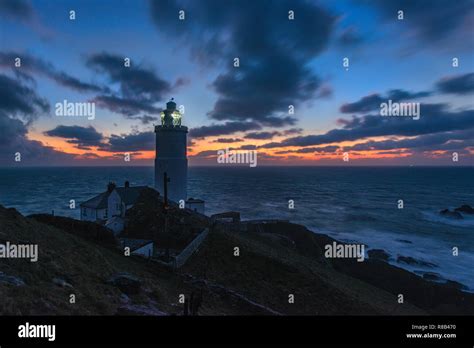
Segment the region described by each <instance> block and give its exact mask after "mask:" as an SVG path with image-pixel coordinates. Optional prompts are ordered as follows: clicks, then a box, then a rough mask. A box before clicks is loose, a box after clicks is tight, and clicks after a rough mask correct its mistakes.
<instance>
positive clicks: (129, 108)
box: [92, 95, 161, 119]
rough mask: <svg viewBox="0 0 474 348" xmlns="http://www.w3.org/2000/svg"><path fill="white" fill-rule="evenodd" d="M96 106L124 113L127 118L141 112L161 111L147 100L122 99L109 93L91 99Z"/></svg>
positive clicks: (152, 112)
mask: <svg viewBox="0 0 474 348" xmlns="http://www.w3.org/2000/svg"><path fill="white" fill-rule="evenodd" d="M92 101H93V102H95V103H96V104H97V106H98V107H101V108H104V109H108V110H110V111H113V112H116V113H118V114H122V115H125V116H127V117H129V118H132V119H133V118H134V117H132V116H135V115H138V114H140V113H142V112H146V113H150V114H157V113H159V112H160V111H161V109H160V108H156V107H154V106H153V105H151V104H150V103H148V102H145V101H140V100H135V99H126V98H125V99H124V98H120V97H117V96H110V95H99V96H97V97H95V98H94V99H92Z"/></svg>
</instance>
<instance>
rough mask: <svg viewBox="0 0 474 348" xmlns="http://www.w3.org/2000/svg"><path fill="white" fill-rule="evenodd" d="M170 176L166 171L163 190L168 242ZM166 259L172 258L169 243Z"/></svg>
mask: <svg viewBox="0 0 474 348" xmlns="http://www.w3.org/2000/svg"><path fill="white" fill-rule="evenodd" d="M170 181H171V180H170V178H168V174H167V173H166V172H164V173H163V190H164V191H165V192H164V198H163V214H164V215H165V236H166V237H165V238H167V239H168V243H169V242H170V238H169V235H168V183H169V182H170ZM166 260H167V261H168V262H169V260H170V247H169V244H168V245H167V246H166Z"/></svg>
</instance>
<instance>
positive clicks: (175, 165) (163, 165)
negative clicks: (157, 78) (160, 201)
mask: <svg viewBox="0 0 474 348" xmlns="http://www.w3.org/2000/svg"><path fill="white" fill-rule="evenodd" d="M181 118H182V114H181V113H180V112H179V111H178V110H177V109H176V103H175V102H174V99H173V98H172V99H171V100H170V101H169V102H168V103H166V109H165V110H163V111H162V112H161V125H158V126H155V133H156V157H155V188H156V189H157V190H158V192H160V193H161V194H164V192H165V187H164V186H165V185H164V178H165V173H166V177H167V179H169V181H168V185H167V189H168V198H169V199H170V200H172V201H174V202H176V203H179V202H180V201H181V200H183V201H186V198H187V183H188V158H187V157H186V153H187V149H186V146H187V142H186V138H187V133H188V128H187V127H185V126H182V125H181Z"/></svg>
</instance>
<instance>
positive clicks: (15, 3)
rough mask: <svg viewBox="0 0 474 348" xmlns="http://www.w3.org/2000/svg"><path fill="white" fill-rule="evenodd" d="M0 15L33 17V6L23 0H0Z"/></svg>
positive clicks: (22, 18)
mask: <svg viewBox="0 0 474 348" xmlns="http://www.w3.org/2000/svg"><path fill="white" fill-rule="evenodd" d="M0 16H7V17H11V18H14V19H21V20H29V19H31V18H32V17H33V8H32V7H31V5H30V3H29V2H28V1H25V0H2V1H0Z"/></svg>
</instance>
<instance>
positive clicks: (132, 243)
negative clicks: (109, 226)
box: [120, 238, 153, 251]
mask: <svg viewBox="0 0 474 348" xmlns="http://www.w3.org/2000/svg"><path fill="white" fill-rule="evenodd" d="M120 242H121V243H122V247H124V248H127V247H128V248H130V251H134V250H137V249H140V248H141V247H144V246H145V245H148V244H150V243H153V241H152V240H147V239H132V238H120Z"/></svg>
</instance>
